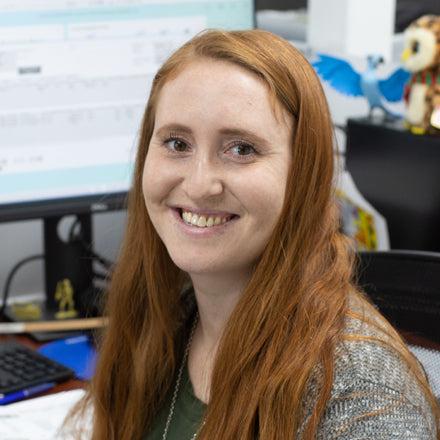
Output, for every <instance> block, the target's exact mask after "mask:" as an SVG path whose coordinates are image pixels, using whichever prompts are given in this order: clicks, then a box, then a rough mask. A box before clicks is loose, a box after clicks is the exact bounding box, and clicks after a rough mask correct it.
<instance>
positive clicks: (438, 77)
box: [402, 15, 440, 135]
mask: <svg viewBox="0 0 440 440" xmlns="http://www.w3.org/2000/svg"><path fill="white" fill-rule="evenodd" d="M402 62H403V65H404V67H405V69H407V70H408V71H410V72H411V73H412V76H411V79H410V81H409V83H408V84H407V86H406V90H405V102H406V113H405V122H406V126H407V127H408V128H409V129H410V130H411V131H412V132H413V133H414V134H425V133H428V134H438V135H440V16H435V15H425V16H423V17H421V18H419V19H417V20H416V21H414V22H413V23H411V24H410V25H409V27H408V28H407V29H406V30H405V48H404V51H403V53H402Z"/></svg>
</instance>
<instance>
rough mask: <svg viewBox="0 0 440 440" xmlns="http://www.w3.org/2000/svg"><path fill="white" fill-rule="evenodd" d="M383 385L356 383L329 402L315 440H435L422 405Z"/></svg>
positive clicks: (429, 418) (426, 408) (424, 405)
mask: <svg viewBox="0 0 440 440" xmlns="http://www.w3.org/2000/svg"><path fill="white" fill-rule="evenodd" d="M419 398H420V396H417V397H416V399H412V401H411V400H410V399H408V398H407V397H406V396H405V395H404V394H402V393H401V392H399V391H396V390H394V389H392V388H389V387H387V386H386V385H383V384H379V383H375V382H370V381H368V380H366V379H358V380H357V381H356V383H355V387H354V388H352V389H351V390H349V391H347V392H346V393H344V394H342V395H340V396H339V397H335V398H333V399H331V401H330V402H329V404H328V406H327V409H326V411H325V414H324V417H323V419H322V421H321V423H320V426H319V430H318V435H317V439H318V440H324V439H325V440H361V439H362V440H367V439H368V440H369V439H380V440H436V439H437V436H436V433H435V432H436V431H435V422H434V419H433V415H432V413H431V411H430V409H429V407H428V406H427V403H426V402H419V403H416V402H415V401H414V400H417V399H419Z"/></svg>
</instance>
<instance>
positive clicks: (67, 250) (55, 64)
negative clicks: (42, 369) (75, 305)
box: [0, 0, 255, 314]
mask: <svg viewBox="0 0 440 440" xmlns="http://www.w3.org/2000/svg"><path fill="white" fill-rule="evenodd" d="M254 23H255V7H254V1H253V0H192V1H188V0H173V1H171V0H1V1H0V222H1V221H3V222H5V221H17V220H24V219H31V218H41V219H43V220H44V247H45V250H44V252H45V259H46V264H45V272H46V274H45V275H46V276H45V280H46V295H47V304H48V306H49V308H50V309H53V308H54V307H55V306H56V302H55V299H54V292H55V290H56V288H57V286H59V283H60V281H62V280H65V279H68V280H71V282H72V284H73V287H74V289H75V290H76V292H77V293H80V292H81V291H84V290H85V289H87V288H88V287H89V286H90V284H91V277H92V263H91V260H90V259H89V258H84V255H83V254H82V252H83V251H82V247H81V246H79V247H78V246H77V247H76V248H75V247H74V246H73V247H72V245H71V244H66V243H64V242H63V241H62V240H61V239H60V238H59V237H58V233H57V229H58V225H59V221H60V219H61V218H62V217H63V216H65V215H71V214H74V215H76V216H77V217H78V222H79V224H80V225H81V230H82V237H83V240H85V241H86V242H88V243H91V241H92V237H91V219H90V215H91V213H93V212H97V211H103V210H104V211H106V210H112V209H120V208H121V207H122V206H123V201H124V200H125V197H126V194H127V191H128V189H129V186H130V181H131V174H132V168H133V160H134V152H135V150H136V144H137V136H138V131H139V127H140V122H141V117H142V114H143V111H144V109H145V105H146V101H147V97H148V94H149V89H150V85H151V82H152V79H153V77H154V74H155V72H156V71H157V69H158V67H159V66H160V65H161V64H162V62H163V61H164V60H165V59H166V58H167V57H168V56H169V55H170V53H171V52H172V51H173V50H174V49H176V48H177V47H178V46H180V45H181V44H182V43H184V42H185V41H187V40H188V39H189V38H191V37H192V36H193V35H195V34H196V33H198V32H200V31H201V30H203V29H206V28H223V29H250V28H253V27H254ZM50 313H51V312H49V314H50Z"/></svg>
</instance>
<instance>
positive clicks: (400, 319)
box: [357, 251, 440, 342]
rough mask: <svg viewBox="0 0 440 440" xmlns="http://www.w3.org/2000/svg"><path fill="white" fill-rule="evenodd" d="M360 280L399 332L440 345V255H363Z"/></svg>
mask: <svg viewBox="0 0 440 440" xmlns="http://www.w3.org/2000/svg"><path fill="white" fill-rule="evenodd" d="M357 277H358V284H359V286H360V287H361V288H362V289H363V290H364V291H365V292H366V293H367V294H368V296H369V297H370V298H371V299H372V300H373V302H374V303H375V304H376V305H377V306H378V308H379V309H380V311H381V312H382V313H383V314H384V315H385V316H386V317H387V318H388V319H389V320H390V322H391V323H392V324H393V325H394V326H395V327H396V328H398V329H401V330H406V331H409V332H411V333H414V334H417V335H422V336H424V337H427V338H428V339H430V340H432V341H435V342H440V253H434V252H420V251H388V252H360V253H359V267H358V271H357Z"/></svg>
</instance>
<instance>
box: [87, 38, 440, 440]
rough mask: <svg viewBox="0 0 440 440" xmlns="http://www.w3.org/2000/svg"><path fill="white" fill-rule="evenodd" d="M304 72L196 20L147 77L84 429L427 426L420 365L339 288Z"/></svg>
mask: <svg viewBox="0 0 440 440" xmlns="http://www.w3.org/2000/svg"><path fill="white" fill-rule="evenodd" d="M332 179H333V133H332V125H331V121H330V116H329V112H328V108H327V103H326V101H325V98H324V94H323V91H322V88H321V86H320V83H319V80H318V79H317V77H316V75H315V73H314V71H313V69H312V68H311V66H310V65H309V63H308V62H307V61H306V60H305V59H304V58H303V56H302V55H301V54H300V53H299V52H298V51H297V50H295V49H294V48H293V47H292V46H291V45H290V44H289V43H287V42H286V41H284V40H282V39H280V38H278V37H276V36H274V35H272V34H270V33H268V32H263V31H256V30H255V31H243V32H220V31H208V32H204V33H202V34H200V35H198V36H197V37H195V38H194V39H192V40H191V41H190V42H188V43H187V44H185V45H184V46H183V47H182V48H180V49H179V50H178V51H177V52H176V53H174V54H173V55H172V56H171V58H170V59H168V60H167V61H166V63H165V64H164V66H163V67H162V68H161V69H160V70H159V72H158V73H157V75H156V77H155V80H154V83H153V87H152V90H151V95H150V99H149V101H148V106H147V109H146V113H145V118H144V121H143V126H142V131H141V136H140V145H139V151H138V155H137V162H136V167H135V176H134V184H133V190H132V193H131V195H130V205H129V210H128V226H127V232H126V236H125V240H124V246H123V250H122V254H121V256H120V259H119V262H118V264H117V267H116V270H115V273H114V276H113V279H112V283H111V288H110V293H109V299H108V305H107V312H108V316H109V326H108V329H107V330H106V333H105V335H104V338H103V341H102V344H101V348H100V360H99V365H98V368H97V372H96V376H95V378H94V380H93V382H92V384H91V388H90V391H89V393H88V396H87V399H86V400H85V401H84V402H83V403H82V408H83V409H85V408H86V407H87V405H88V404H92V405H93V408H94V423H93V439H96V440H98V439H99V440H101V439H102V440H103V439H106V440H107V439H117V440H129V439H130V440H132V439H141V438H143V439H148V440H152V439H179V440H189V439H191V438H197V439H204V440H207V439H209V440H220V439H221V440H236V439H240V440H251V439H256V438H260V439H264V440H280V439H314V438H319V439H355V438H357V439H360V438H375V439H377V438H380V439H440V433H439V408H438V405H437V403H436V401H435V398H434V397H433V395H432V393H431V391H430V390H429V386H428V384H427V381H426V378H425V376H424V374H423V372H422V371H421V369H420V367H419V365H418V364H417V361H416V360H415V359H414V357H413V356H412V355H411V354H410V353H409V351H408V350H407V349H406V347H405V344H404V343H403V342H402V340H401V338H400V337H399V336H398V335H397V333H396V332H395V331H394V330H393V329H392V327H391V326H390V325H389V324H388V323H387V322H386V321H385V319H384V318H382V317H381V316H380V315H379V313H378V312H377V311H376V310H375V309H374V307H373V306H371V305H370V304H369V303H368V301H367V300H366V299H365V298H364V296H363V295H362V294H361V293H359V292H358V291H357V290H356V288H355V286H354V285H353V283H352V260H353V252H352V250H351V249H350V247H349V246H348V245H347V241H346V240H345V239H344V237H343V236H341V234H340V233H339V232H338V218H337V213H336V209H335V200H334V191H333V188H332Z"/></svg>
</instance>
